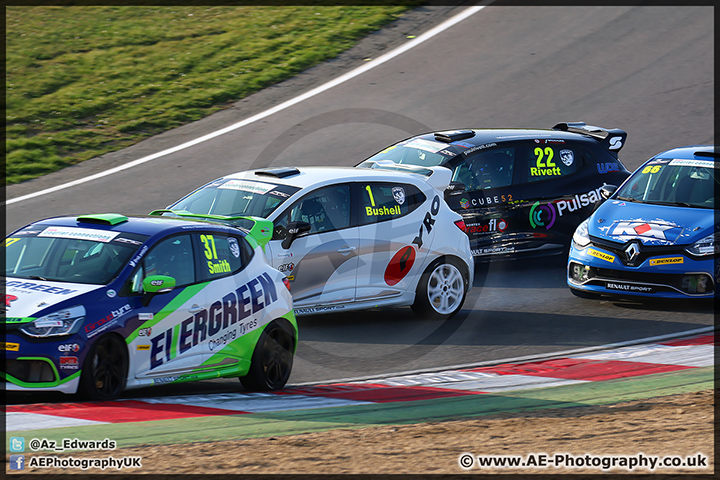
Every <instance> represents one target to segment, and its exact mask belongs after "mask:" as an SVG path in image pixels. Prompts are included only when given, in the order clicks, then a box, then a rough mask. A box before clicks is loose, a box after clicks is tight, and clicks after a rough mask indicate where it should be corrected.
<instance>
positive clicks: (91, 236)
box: [38, 227, 120, 243]
mask: <svg viewBox="0 0 720 480" xmlns="http://www.w3.org/2000/svg"><path fill="white" fill-rule="evenodd" d="M118 235H120V232H106V231H103V230H94V229H92V228H75V227H47V228H46V229H45V230H43V231H42V232H40V233H39V234H38V237H53V238H72V239H77V240H92V241H94V242H102V243H107V242H109V241H111V240H112V239H113V238H115V237H117V236H118Z"/></svg>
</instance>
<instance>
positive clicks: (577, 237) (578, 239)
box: [573, 218, 590, 248]
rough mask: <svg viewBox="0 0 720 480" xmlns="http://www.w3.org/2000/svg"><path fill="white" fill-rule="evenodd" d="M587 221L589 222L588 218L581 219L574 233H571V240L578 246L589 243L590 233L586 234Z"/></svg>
mask: <svg viewBox="0 0 720 480" xmlns="http://www.w3.org/2000/svg"><path fill="white" fill-rule="evenodd" d="M588 222H590V219H589V218H586V219H585V220H583V222H582V223H581V224H580V225H578V227H577V228H576V229H575V233H573V242H575V245H577V246H578V247H580V248H585V247H587V246H588V245H590V235H588Z"/></svg>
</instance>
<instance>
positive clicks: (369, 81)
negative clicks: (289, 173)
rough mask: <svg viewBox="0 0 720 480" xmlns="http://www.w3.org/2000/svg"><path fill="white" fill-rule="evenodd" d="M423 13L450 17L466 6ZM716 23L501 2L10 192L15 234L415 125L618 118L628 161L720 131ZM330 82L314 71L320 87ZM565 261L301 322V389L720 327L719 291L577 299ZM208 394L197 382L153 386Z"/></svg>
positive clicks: (229, 385) (689, 11) (363, 146)
mask: <svg viewBox="0 0 720 480" xmlns="http://www.w3.org/2000/svg"><path fill="white" fill-rule="evenodd" d="M425 9H426V10H432V11H433V12H440V13H441V14H442V15H443V16H447V17H448V18H449V16H451V15H452V14H455V13H458V12H461V11H462V10H464V7H425ZM422 27H423V28H424V29H427V28H428V26H427V25H425V24H423V25H422ZM713 28H714V26H713V14H712V9H711V7H583V6H578V7H527V6H524V7H511V6H493V5H490V6H488V7H487V8H485V9H483V10H481V11H480V12H478V13H476V14H474V15H472V16H470V17H469V18H467V19H465V20H464V21H462V22H460V23H459V24H457V25H455V26H454V27H452V28H451V29H449V30H447V31H445V32H443V33H441V34H439V35H437V36H436V37H434V38H432V39H430V40H428V41H426V42H425V43H423V44H421V45H419V46H418V47H416V48H414V49H411V50H410V51H408V52H406V53H403V54H402V55H400V56H398V57H397V58H395V59H393V60H391V61H389V62H387V63H384V64H382V65H380V66H379V67H377V68H375V69H372V70H370V71H368V72H365V73H363V74H362V75H359V76H357V77H355V78H354V79H352V80H350V81H348V82H346V83H343V84H341V85H339V86H336V87H334V88H332V89H330V90H328V91H326V92H324V93H321V94H319V95H316V96H314V97H312V98H310V99H308V100H305V101H303V102H300V103H298V104H296V105H294V106H292V107H290V108H287V109H285V110H283V111H282V112H280V113H276V114H274V115H272V116H270V117H268V118H266V119H264V120H261V121H259V122H255V123H252V124H250V125H248V126H246V127H243V128H239V129H237V130H234V131H232V132H230V133H227V134H224V135H221V136H219V137H217V138H215V139H213V140H211V141H208V142H204V143H200V144H198V145H196V146H193V147H191V148H187V149H184V150H181V151H178V152H175V153H172V154H169V155H165V156H162V157H159V158H157V159H155V160H153V161H150V162H147V163H145V164H143V165H140V166H136V167H133V168H130V169H128V170H125V171H123V172H120V173H117V174H114V175H110V176H107V177H104V178H101V179H98V180H94V181H91V182H87V183H84V184H82V185H78V186H75V187H71V188H67V189H64V190H60V191H57V192H54V193H49V194H46V195H42V196H38V197H35V198H31V199H28V200H23V201H20V202H16V203H12V202H11V203H10V204H9V205H7V228H8V231H12V230H14V229H15V228H18V227H20V226H22V225H25V224H26V223H28V222H30V221H34V220H37V219H40V218H45V217H48V216H53V215H62V214H75V213H78V214H79V213H91V212H93V213H94V212H118V213H125V214H144V213H147V212H149V211H150V210H153V209H156V208H163V207H165V206H166V205H167V204H169V203H171V202H172V201H174V200H176V199H177V198H179V197H180V196H182V195H183V194H185V193H187V192H188V191H190V190H191V189H193V188H195V187H197V186H199V185H201V184H204V183H205V182H208V181H210V180H213V179H215V178H217V177H219V176H222V175H223V174H226V173H229V172H233V171H239V170H245V169H249V168H254V167H261V166H268V165H278V166H279V165H348V166H351V165H354V164H356V163H357V162H359V161H360V160H362V159H363V158H364V157H366V156H368V155H370V154H372V153H374V152H376V151H378V150H380V149H382V148H384V147H385V146H387V145H388V144H390V143H393V142H395V141H397V140H400V139H402V138H405V137H407V136H409V135H411V134H417V133H421V132H423V131H428V130H438V129H447V128H459V127H539V128H550V127H552V126H553V125H555V124H556V123H558V122H561V121H585V122H587V123H588V124H591V125H599V126H603V127H619V128H622V129H625V130H626V131H627V132H628V134H629V136H628V141H627V145H626V146H625V147H624V148H623V150H622V151H621V153H620V158H621V160H622V161H623V162H624V163H625V165H626V166H627V167H628V169H630V170H633V169H635V168H636V167H637V166H638V165H639V164H640V163H642V162H643V161H644V160H646V159H647V158H649V157H650V156H651V155H653V154H655V153H658V152H660V151H663V150H666V149H669V148H673V147H677V146H682V145H692V144H704V143H714V136H713V131H714V130H713V124H714V117H713V116H714V110H713V105H714V95H713V93H714V80H713V73H714V65H713V63H714V62H713V59H714V57H713V55H714V54H713V35H714V30H713ZM420 33H422V32H415V31H412V32H408V33H407V34H408V35H416V36H417V35H419V34H420ZM407 41H412V40H407ZM367 45H368V44H366V47H365V48H366V50H367V48H368V47H367ZM379 53H380V52H372V51H371V52H370V53H369V55H370V56H372V57H375V56H377V55H379ZM346 62H349V63H348V64H347V65H345V67H349V68H354V67H355V66H361V65H362V64H363V60H362V58H360V59H356V60H355V63H352V60H346ZM349 68H347V69H349ZM314 71H316V72H323V71H324V70H322V68H321V69H316V70H314ZM303 75H305V74H303ZM307 75H310V76H312V75H313V72H309V73H308V74H307ZM316 75H318V74H316ZM326 80H330V78H311V79H310V80H308V82H309V83H308V84H309V85H311V84H312V82H315V84H320V83H322V82H323V81H326ZM306 89H307V88H306ZM302 91H303V90H302V89H301V87H298V86H297V82H296V83H293V82H292V81H291V82H288V83H287V84H283V85H280V86H278V87H273V88H270V89H268V90H267V91H264V92H261V93H259V94H256V95H254V96H252V97H250V98H248V99H246V100H244V101H242V102H239V103H238V104H237V105H236V106H234V107H233V108H231V109H228V110H225V111H223V112H221V113H219V114H217V115H214V116H212V117H209V118H207V119H205V120H203V121H200V122H197V123H195V124H192V125H188V126H185V127H182V128H180V129H177V130H175V131H171V132H167V133H165V134H163V135H160V136H158V137H156V138H154V139H151V140H148V141H146V142H142V143H141V144H138V145H136V146H135V147H132V148H129V149H126V150H124V151H122V152H117V153H115V154H110V155H106V156H104V157H101V158H100V159H96V160H92V161H89V162H85V164H83V165H80V166H76V167H71V168H69V169H66V170H64V171H62V172H58V173H56V174H52V175H48V176H46V177H43V178H42V179H38V180H36V181H32V182H26V183H24V184H21V185H16V186H11V187H9V188H8V189H7V198H8V200H9V201H12V199H13V198H18V197H21V196H24V195H27V194H29V193H32V192H35V191H40V190H42V189H45V188H48V187H52V186H55V185H59V184H62V183H65V182H67V181H70V180H74V179H76V178H82V177H84V176H88V175H91V174H94V173H97V172H100V171H102V170H104V169H107V168H109V167H113V166H117V165H120V164H122V163H124V162H128V161H132V160H135V159H138V158H141V157H144V156H146V155H149V154H152V153H155V152H159V151H161V150H164V149H167V148H170V147H173V146H175V145H179V144H181V143H183V142H186V141H188V140H191V139H193V138H196V137H199V136H201V135H204V134H207V133H210V132H212V131H215V130H218V129H220V128H223V127H225V126H227V125H230V124H233V123H235V122H238V121H240V120H242V119H244V118H247V117H249V116H250V115H252V114H255V113H257V112H259V111H262V110H264V109H266V108H269V107H271V106H273V105H275V104H278V103H280V102H281V101H284V100H286V99H288V98H290V97H291V96H292V95H295V94H299V93H302ZM564 269H565V258H563V257H560V256H557V257H554V258H553V257H551V258H547V259H539V260H532V261H530V260H527V261H517V262H504V263H495V264H491V265H490V266H489V267H485V268H480V269H479V272H478V274H477V276H476V279H475V287H474V288H473V289H472V290H471V293H470V294H469V296H468V299H467V301H466V303H465V308H464V309H463V311H462V312H461V314H460V315H458V316H457V317H456V318H454V319H451V320H449V321H448V322H445V323H440V324H439V323H433V322H427V321H419V320H418V319H416V318H415V317H414V316H413V315H412V313H411V312H410V310H409V309H394V310H385V311H379V312H372V313H370V314H368V313H367V312H364V313H357V314H332V315H324V316H313V317H301V319H300V327H301V331H300V338H301V342H300V345H299V347H298V352H297V356H296V363H295V367H294V370H293V375H292V377H291V379H290V383H292V384H298V383H305V382H324V381H329V380H337V379H346V378H357V377H363V376H370V375H380V374H384V373H394V372H404V371H413V370H422V369H437V368H440V367H444V366H454V365H465V364H472V363H480V362H489V361H493V360H501V359H507V358H513V357H523V356H530V355H538V354H543V353H549V352H557V351H565V350H572V349H578V348H583V347H590V346H595V345H603V344H608V343H615V342H623V341H630V340H633V339H640V338H647V337H653V336H658V335H663V334H668V333H678V332H685V331H688V330H693V329H698V328H701V327H707V326H710V325H712V324H713V320H714V316H713V308H712V304H710V303H702V304H694V303H690V302H653V303H652V304H642V303H632V302H614V301H601V302H597V301H590V300H581V299H578V298H575V297H574V296H573V295H572V294H571V293H570V292H569V290H568V289H567V287H566V286H565V280H564V275H565V272H564ZM238 385H239V384H238V383H237V381H230V380H225V381H215V382H203V386H202V388H203V389H205V390H207V391H217V390H233V389H237V386H238ZM197 389H198V386H197V384H195V385H194V386H193V387H189V386H175V387H167V389H156V390H154V392H156V393H171V394H176V393H181V392H184V391H187V392H190V391H197ZM137 394H138V395H147V394H148V392H147V390H145V391H143V392H140V393H137ZM133 395H135V393H132V392H131V393H129V394H128V395H126V396H133Z"/></svg>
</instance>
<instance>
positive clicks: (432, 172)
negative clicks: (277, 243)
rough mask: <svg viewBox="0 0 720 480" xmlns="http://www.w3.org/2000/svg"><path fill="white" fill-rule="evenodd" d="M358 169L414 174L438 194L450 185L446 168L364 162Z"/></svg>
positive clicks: (373, 161)
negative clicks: (421, 177) (419, 176)
mask: <svg viewBox="0 0 720 480" xmlns="http://www.w3.org/2000/svg"><path fill="white" fill-rule="evenodd" d="M357 167H358V168H373V169H381V170H393V171H396V172H398V171H399V172H407V173H414V174H416V175H421V176H423V177H425V182H426V183H427V184H428V185H430V186H431V187H433V188H434V189H435V190H437V191H438V192H441V193H442V192H444V191H445V190H446V189H447V188H448V186H449V185H450V180H451V179H452V171H451V170H450V169H449V168H447V167H440V166H437V167H419V166H417V165H401V164H399V163H395V162H393V161H392V160H366V161H364V162H362V163H360V164H359V165H357Z"/></svg>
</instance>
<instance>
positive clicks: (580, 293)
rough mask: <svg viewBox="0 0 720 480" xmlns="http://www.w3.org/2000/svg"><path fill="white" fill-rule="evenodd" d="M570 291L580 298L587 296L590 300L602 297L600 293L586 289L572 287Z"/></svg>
mask: <svg viewBox="0 0 720 480" xmlns="http://www.w3.org/2000/svg"><path fill="white" fill-rule="evenodd" d="M570 292H571V293H572V294H573V295H575V296H576V297H578V298H587V299H588V300H597V299H598V298H600V294H599V293H593V292H586V291H584V290H578V289H575V288H571V289H570Z"/></svg>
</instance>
